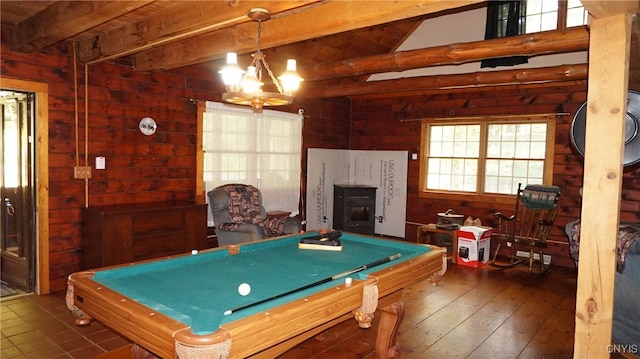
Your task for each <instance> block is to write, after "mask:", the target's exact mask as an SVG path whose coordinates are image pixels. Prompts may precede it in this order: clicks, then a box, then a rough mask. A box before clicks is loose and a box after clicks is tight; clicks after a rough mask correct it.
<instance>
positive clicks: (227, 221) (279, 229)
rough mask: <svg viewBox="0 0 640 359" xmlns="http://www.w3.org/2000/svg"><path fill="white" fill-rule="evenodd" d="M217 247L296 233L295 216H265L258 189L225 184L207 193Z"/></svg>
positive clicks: (300, 226) (297, 226)
mask: <svg viewBox="0 0 640 359" xmlns="http://www.w3.org/2000/svg"><path fill="white" fill-rule="evenodd" d="M207 196H208V197H209V207H210V208H211V214H212V215H213V221H214V223H215V226H216V235H217V237H218V244H219V245H220V246H224V245H228V244H237V243H243V242H249V241H257V240H260V239H263V238H268V237H275V236H280V235H284V234H290V233H297V232H299V231H300V229H301V228H302V224H301V222H300V220H299V219H297V218H293V217H288V218H270V217H269V218H267V216H266V212H265V209H264V206H263V205H262V195H261V194H260V190H259V189H258V188H256V187H254V186H251V185H245V184H227V185H222V186H220V187H217V188H215V189H214V190H212V191H210V192H209V193H207Z"/></svg>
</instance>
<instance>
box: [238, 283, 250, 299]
mask: <svg viewBox="0 0 640 359" xmlns="http://www.w3.org/2000/svg"><path fill="white" fill-rule="evenodd" d="M238 293H240V295H241V296H246V295H249V293H251V286H250V285H249V284H247V283H242V284H240V285H239V286H238Z"/></svg>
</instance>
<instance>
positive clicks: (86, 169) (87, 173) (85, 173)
mask: <svg viewBox="0 0 640 359" xmlns="http://www.w3.org/2000/svg"><path fill="white" fill-rule="evenodd" d="M73 178H78V179H79V178H91V167H90V166H76V167H74V168H73Z"/></svg>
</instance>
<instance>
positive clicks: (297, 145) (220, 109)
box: [202, 102, 302, 225]
mask: <svg viewBox="0 0 640 359" xmlns="http://www.w3.org/2000/svg"><path fill="white" fill-rule="evenodd" d="M202 143H203V152H204V154H203V177H204V178H203V179H204V184H205V191H206V192H209V191H211V190H212V189H214V188H215V187H217V186H220V185H223V184H227V183H243V184H250V185H254V186H256V187H257V188H259V189H260V192H261V193H262V199H263V204H264V207H265V209H266V210H267V211H275V210H283V211H288V212H291V213H293V214H296V213H298V204H299V200H300V173H301V158H302V157H301V152H302V116H300V115H297V114H290V113H286V112H281V111H272V110H263V112H262V113H254V112H253V111H251V109H248V108H239V107H234V106H228V105H224V104H221V103H217V102H207V105H206V112H205V113H204V116H203V129H202ZM209 218H210V223H209V224H210V225H212V223H211V216H210V217H209Z"/></svg>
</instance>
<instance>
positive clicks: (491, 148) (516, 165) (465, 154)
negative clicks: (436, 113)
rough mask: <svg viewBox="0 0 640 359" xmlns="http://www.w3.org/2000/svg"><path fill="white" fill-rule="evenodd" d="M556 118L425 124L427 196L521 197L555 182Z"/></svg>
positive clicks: (423, 171)
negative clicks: (529, 188)
mask: <svg viewBox="0 0 640 359" xmlns="http://www.w3.org/2000/svg"><path fill="white" fill-rule="evenodd" d="M554 133H555V122H554V121H553V119H552V118H550V117H547V116H544V117H540V116H537V117H532V118H528V119H522V118H520V119H517V120H513V119H508V118H492V119H487V120H482V121H474V122H471V121H454V120H448V121H446V122H444V121H433V122H427V121H423V125H422V143H423V148H424V153H425V156H424V161H423V163H422V166H421V170H422V176H421V178H423V184H422V190H423V191H432V192H449V193H451V192H454V193H461V194H463V193H466V194H507V195H512V194H515V193H516V190H517V188H518V183H523V184H542V183H548V182H549V181H550V180H551V178H550V177H551V171H552V166H553V153H552V152H553V134H554Z"/></svg>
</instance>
